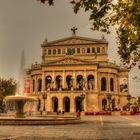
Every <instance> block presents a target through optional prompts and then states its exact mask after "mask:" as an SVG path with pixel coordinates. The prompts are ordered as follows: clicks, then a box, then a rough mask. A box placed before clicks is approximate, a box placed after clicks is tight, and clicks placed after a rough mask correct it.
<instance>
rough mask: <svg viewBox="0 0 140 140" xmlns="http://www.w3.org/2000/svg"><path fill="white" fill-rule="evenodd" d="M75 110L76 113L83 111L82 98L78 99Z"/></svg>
mask: <svg viewBox="0 0 140 140" xmlns="http://www.w3.org/2000/svg"><path fill="white" fill-rule="evenodd" d="M75 108H76V109H75V110H76V112H77V111H78V110H79V111H81V98H80V97H77V98H76V99H75Z"/></svg>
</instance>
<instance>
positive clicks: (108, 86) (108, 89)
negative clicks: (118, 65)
mask: <svg viewBox="0 0 140 140" xmlns="http://www.w3.org/2000/svg"><path fill="white" fill-rule="evenodd" d="M106 82H107V83H106V84H107V91H108V92H110V74H109V73H107V80H106Z"/></svg>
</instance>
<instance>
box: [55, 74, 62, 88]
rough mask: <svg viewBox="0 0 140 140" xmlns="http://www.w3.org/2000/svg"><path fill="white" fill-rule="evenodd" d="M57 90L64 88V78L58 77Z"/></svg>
mask: <svg viewBox="0 0 140 140" xmlns="http://www.w3.org/2000/svg"><path fill="white" fill-rule="evenodd" d="M56 88H57V89H61V88H62V76H60V75H58V76H57V77H56Z"/></svg>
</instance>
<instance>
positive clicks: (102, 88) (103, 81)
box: [101, 77, 106, 91]
mask: <svg viewBox="0 0 140 140" xmlns="http://www.w3.org/2000/svg"><path fill="white" fill-rule="evenodd" d="M101 90H102V91H105V90H106V78H105V77H103V78H102V79H101Z"/></svg>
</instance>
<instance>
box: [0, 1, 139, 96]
mask: <svg viewBox="0 0 140 140" xmlns="http://www.w3.org/2000/svg"><path fill="white" fill-rule="evenodd" d="M55 1H56V2H55V6H53V7H48V6H46V5H43V4H41V3H40V2H38V1H36V0H0V77H3V78H9V77H14V78H15V79H17V80H18V77H19V68H20V58H21V53H22V50H25V59H26V62H25V63H26V68H28V67H30V66H31V64H32V63H34V62H36V61H37V62H38V63H40V62H41V47H40V45H41V43H42V42H43V41H44V39H46V38H47V39H48V41H52V40H56V39H61V38H65V37H69V36H71V34H72V32H71V30H70V28H71V27H73V26H75V27H77V28H78V31H77V35H78V36H82V37H89V38H94V39H101V36H102V34H103V33H100V32H93V31H91V30H90V27H91V22H89V20H88V13H85V12H84V11H80V12H79V13H78V14H77V15H75V14H74V13H73V11H72V6H71V4H69V0H55ZM104 36H105V38H106V40H107V41H108V42H109V47H108V49H109V50H108V53H109V60H110V62H114V61H116V63H118V64H120V62H119V57H118V55H117V44H116V42H117V40H116V37H115V31H114V30H112V33H111V34H110V35H106V34H104ZM139 73H140V70H138V69H137V68H135V69H134V70H132V71H131V72H130V78H129V85H130V88H129V91H130V94H132V95H133V96H138V95H139V96H140V74H139ZM136 76H137V77H138V78H139V80H133V77H136Z"/></svg>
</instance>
